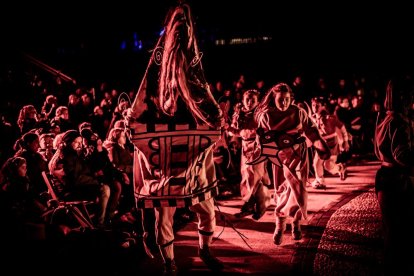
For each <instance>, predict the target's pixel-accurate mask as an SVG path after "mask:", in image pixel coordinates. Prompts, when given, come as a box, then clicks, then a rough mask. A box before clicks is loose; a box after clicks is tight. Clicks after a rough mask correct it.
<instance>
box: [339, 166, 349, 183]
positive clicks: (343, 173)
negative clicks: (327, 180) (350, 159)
mask: <svg viewBox="0 0 414 276" xmlns="http://www.w3.org/2000/svg"><path fill="white" fill-rule="evenodd" d="M338 166H339V178H340V179H341V180H342V181H344V180H345V179H346V176H347V175H346V167H345V165H344V164H338Z"/></svg>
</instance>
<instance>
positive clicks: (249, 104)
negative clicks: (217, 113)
mask: <svg viewBox="0 0 414 276" xmlns="http://www.w3.org/2000/svg"><path fill="white" fill-rule="evenodd" d="M258 104H259V91H257V90H254V89H251V90H247V91H245V92H244V93H243V103H242V106H240V105H239V106H238V107H237V108H235V110H236V112H235V113H234V114H233V118H232V124H231V126H230V127H229V128H228V129H227V131H229V132H230V133H231V134H233V135H236V136H239V137H241V139H242V154H241V163H240V173H241V176H242V179H241V182H240V195H241V197H242V199H243V201H244V202H245V203H244V205H243V206H242V208H241V210H240V213H237V214H236V216H237V217H244V216H246V215H250V214H253V216H252V217H253V219H255V220H258V219H260V218H261V217H262V216H263V215H264V213H265V211H266V209H267V207H268V206H269V205H270V194H269V189H268V188H267V185H269V183H270V179H269V175H268V173H267V170H266V162H260V163H257V164H254V165H248V164H246V161H247V160H249V159H250V156H251V155H252V154H253V152H254V148H255V140H256V129H257V123H256V121H255V120H254V111H255V110H256V107H257V105H258Z"/></svg>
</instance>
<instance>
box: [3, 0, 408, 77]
mask: <svg viewBox="0 0 414 276" xmlns="http://www.w3.org/2000/svg"><path fill="white" fill-rule="evenodd" d="M141 2H142V3H141ZM187 2H188V3H189V4H190V6H191V8H192V13H193V17H194V21H195V24H196V30H197V34H198V35H197V37H198V39H199V40H200V45H201V47H204V48H201V49H202V50H204V51H205V52H206V53H205V54H206V55H205V59H206V60H205V61H204V62H205V63H206V65H207V68H208V69H209V70H211V71H213V70H217V69H218V68H219V67H220V68H222V67H223V66H220V65H222V64H226V63H229V64H230V65H233V66H230V65H228V66H224V67H225V68H224V69H223V68H222V69H223V71H227V69H230V70H235V69H237V68H240V70H249V68H250V70H251V71H257V67H259V68H262V69H263V71H269V68H275V67H279V68H278V70H276V69H275V70H276V71H280V70H281V69H280V67H283V66H288V67H289V66H290V67H292V68H289V69H288V70H292V71H293V70H296V69H298V68H299V70H302V71H303V70H307V71H310V70H313V69H315V70H318V68H322V69H321V70H327V71H329V70H338V71H352V70H355V71H358V70H361V71H364V70H365V71H370V70H371V71H372V70H385V71H392V70H394V69H393V68H396V69H395V70H398V69H401V68H402V69H407V70H411V66H412V64H413V63H414V54H413V49H414V47H413V46H414V45H413V43H412V42H411V40H412V39H411V38H410V35H411V34H412V33H413V23H412V22H411V21H410V18H411V17H410V16H408V15H407V13H408V12H409V10H410V9H408V8H407V7H403V6H398V7H396V5H395V6H390V5H389V4H388V5H383V6H379V4H378V3H375V5H374V4H372V5H371V6H369V7H366V6H362V5H361V4H360V5H357V4H352V5H351V4H349V2H344V3H346V4H343V3H340V2H335V3H332V4H324V5H322V4H316V3H314V2H315V1H312V2H310V3H307V4H304V3H290V4H286V3H284V4H280V3H277V2H275V3H272V1H268V0H255V1H224V0H209V1H207V0H193V1H190V0H189V1H187ZM143 3H145V4H143ZM174 3H176V1H166V0H164V1H162V0H151V1H146V2H144V1H137V2H136V3H128V4H122V3H121V2H119V3H118V2H117V3H116V4H114V3H111V5H106V6H105V5H104V4H99V5H96V6H95V7H93V8H90V7H89V8H88V7H86V6H85V5H86V4H75V3H71V4H66V5H61V6H60V7H50V6H49V7H44V8H42V7H39V6H33V7H27V6H26V8H24V9H22V8H21V7H16V8H11V9H9V10H8V11H9V12H7V13H4V9H3V13H4V14H3V15H4V17H3V18H2V19H1V20H2V22H1V23H2V25H3V27H6V31H5V37H6V39H5V41H8V43H6V45H8V46H6V47H8V48H11V49H14V50H22V51H25V52H30V53H31V54H33V55H35V56H37V57H40V58H44V59H45V60H46V61H48V62H51V63H53V64H60V66H63V67H65V66H66V67H67V66H68V65H67V64H66V65H63V64H62V62H65V61H67V60H68V59H69V60H70V61H71V62H72V63H73V62H75V61H78V62H79V64H78V67H76V66H75V68H77V69H79V67H85V66H83V65H80V63H81V62H82V61H83V59H85V58H87V56H88V55H95V56H96V55H98V56H99V57H98V58H95V59H93V60H92V61H88V62H89V63H88V66H91V68H90V69H91V71H92V70H95V68H92V65H90V64H91V63H93V64H95V65H97V68H102V66H104V65H105V63H107V64H111V66H112V65H114V66H121V67H123V63H121V62H122V58H120V57H119V55H118V54H119V53H118V52H119V47H120V43H121V41H123V40H125V39H126V38H127V39H129V38H131V37H132V34H133V33H134V32H136V33H137V34H138V35H139V37H140V38H142V39H143V41H146V42H145V43H147V44H148V45H147V47H148V48H150V47H151V45H153V44H155V41H156V38H157V33H158V32H159V30H160V29H161V28H162V25H163V20H164V18H165V15H166V12H167V10H168V9H169V7H171V6H172V5H173V4H174ZM31 5H37V4H31ZM48 9H50V10H48ZM3 21H5V22H3ZM79 25H81V26H82V27H81V28H80V27H79ZM7 27H10V29H9V30H7ZM257 35H269V36H272V38H273V40H272V43H271V44H269V45H267V46H265V47H256V46H253V47H252V46H240V47H238V48H232V49H227V50H220V49H219V50H218V49H217V48H216V49H213V48H212V47H210V46H211V41H212V40H213V39H214V38H221V37H232V36H240V37H247V36H257ZM209 43H210V44H209ZM62 55H66V56H67V57H66V59H65V58H62ZM103 55H104V56H106V57H107V60H106V61H105V62H102V64H99V63H100V62H101V61H100V57H101V56H103ZM56 56H58V57H56ZM74 56H76V57H74ZM59 57H60V58H59ZM144 58H145V57H144ZM207 59H208V61H207ZM126 60H127V61H128V60H129V61H130V62H134V60H133V59H132V60H131V59H128V58H126ZM96 63H98V64H96ZM130 66H131V64H125V67H128V68H129V67H130ZM132 66H133V65H132ZM112 67H113V66H112ZM83 69H84V68H83ZM67 70H71V69H69V68H68V69H67ZM72 70H74V69H72ZM119 70H120V69H118V71H119ZM133 70H137V71H141V70H142V69H141V67H139V68H138V67H136V68H134V69H133ZM259 71H260V70H259Z"/></svg>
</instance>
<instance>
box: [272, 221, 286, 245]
mask: <svg viewBox="0 0 414 276" xmlns="http://www.w3.org/2000/svg"><path fill="white" fill-rule="evenodd" d="M285 230H286V218H276V229H275V232H274V233H273V242H274V244H276V245H281V244H282V242H283V232H284V231H285Z"/></svg>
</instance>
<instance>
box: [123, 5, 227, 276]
mask: <svg viewBox="0 0 414 276" xmlns="http://www.w3.org/2000/svg"><path fill="white" fill-rule="evenodd" d="M201 56H202V54H201V53H200V52H199V51H198V46H197V44H196V39H195V35H194V31H193V23H192V17H191V13H190V9H189V6H188V5H186V4H180V5H179V6H178V7H176V8H174V9H172V10H171V11H170V13H169V14H168V18H167V20H166V26H165V32H164V34H163V36H162V37H160V40H159V41H158V43H157V45H156V47H155V50H154V51H153V54H152V57H151V59H150V63H149V65H148V68H147V71H146V74H145V76H144V79H143V81H142V82H141V85H140V88H139V90H138V93H137V95H136V98H135V100H134V102H133V104H132V105H131V108H130V109H129V110H128V113H127V116H128V118H129V127H130V128H131V130H132V140H131V141H132V142H133V143H134V144H135V146H136V149H135V152H134V189H135V197H136V201H137V205H138V208H154V209H155V217H156V221H155V232H156V233H155V234H156V242H157V244H158V246H159V250H160V253H161V256H162V258H163V261H164V273H165V274H168V275H175V274H177V271H178V269H177V266H176V263H175V254H174V238H175V237H174V230H173V226H174V214H175V212H176V209H177V207H180V206H181V207H184V206H183V205H181V204H182V203H183V202H184V201H185V202H184V203H183V204H187V203H188V201H186V200H189V201H190V203H188V205H189V209H190V210H191V211H193V212H195V213H196V214H197V218H198V234H199V246H198V248H199V249H198V253H199V256H200V258H201V259H202V260H203V261H204V263H206V264H207V266H208V267H209V268H210V269H212V270H220V269H222V268H223V264H222V263H221V262H220V261H219V260H218V259H217V258H215V257H214V256H213V255H212V254H211V251H210V245H211V242H212V239H213V234H214V231H215V227H216V217H215V211H214V194H215V191H217V190H218V188H217V178H216V172H215V167H214V161H213V150H214V144H215V142H217V141H218V140H219V139H220V129H221V128H222V127H223V126H224V119H223V114H222V111H221V109H220V107H219V105H218V104H217V102H216V101H215V99H214V97H213V95H212V93H211V91H210V90H209V85H208V83H207V82H206V81H205V79H204V76H203V68H202V67H201ZM141 204H142V205H143V206H141Z"/></svg>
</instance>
